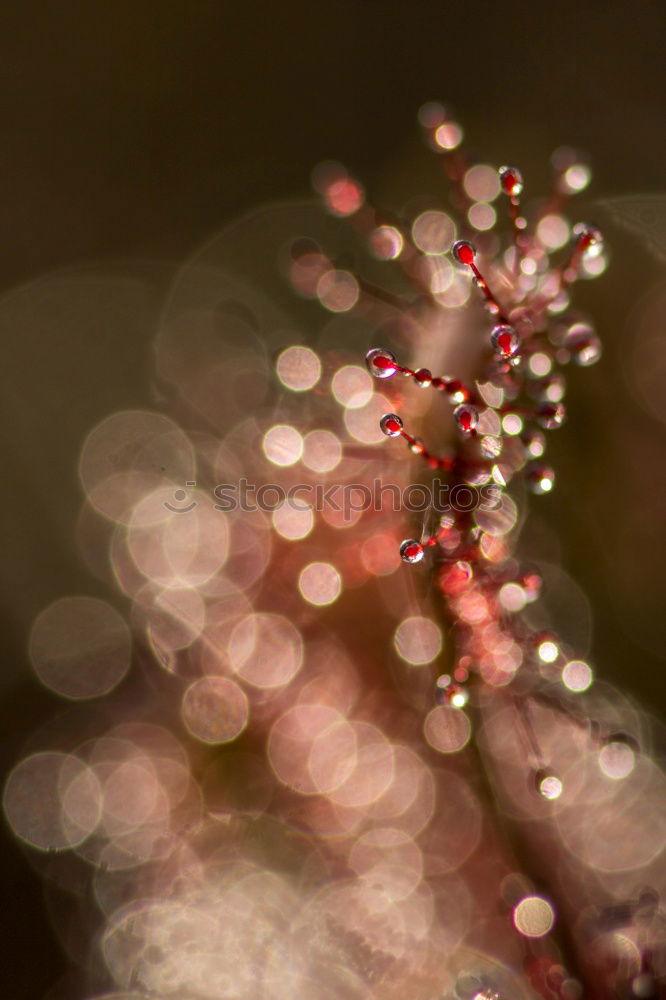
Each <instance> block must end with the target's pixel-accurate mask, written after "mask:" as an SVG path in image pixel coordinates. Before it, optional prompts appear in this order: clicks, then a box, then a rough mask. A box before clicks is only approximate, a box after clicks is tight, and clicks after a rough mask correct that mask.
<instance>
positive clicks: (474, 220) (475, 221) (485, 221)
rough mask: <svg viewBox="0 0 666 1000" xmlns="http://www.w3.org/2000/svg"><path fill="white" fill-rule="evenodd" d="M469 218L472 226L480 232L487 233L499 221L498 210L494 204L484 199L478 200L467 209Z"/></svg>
mask: <svg viewBox="0 0 666 1000" xmlns="http://www.w3.org/2000/svg"><path fill="white" fill-rule="evenodd" d="M467 218H468V219H469V224H470V226H474V228H475V229H478V230H479V232H481V233H485V232H487V231H488V230H489V229H492V228H493V226H494V225H495V223H496V222H497V212H496V211H495V209H494V208H493V206H492V205H488V204H487V203H486V202H484V201H477V202H475V203H474V204H473V205H470V207H469V208H468V210H467Z"/></svg>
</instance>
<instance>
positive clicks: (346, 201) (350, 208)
mask: <svg viewBox="0 0 666 1000" xmlns="http://www.w3.org/2000/svg"><path fill="white" fill-rule="evenodd" d="M363 200H364V194H363V188H362V187H361V185H360V184H359V183H358V181H355V180H353V179H352V178H351V177H340V178H338V180H335V181H333V182H332V183H331V184H329V185H328V187H327V188H326V191H325V192H324V201H325V203H326V207H327V209H328V210H329V212H330V213H331V215H338V216H340V218H345V217H346V216H348V215H353V214H354V212H358V210H359V208H360V207H361V205H362V204H363Z"/></svg>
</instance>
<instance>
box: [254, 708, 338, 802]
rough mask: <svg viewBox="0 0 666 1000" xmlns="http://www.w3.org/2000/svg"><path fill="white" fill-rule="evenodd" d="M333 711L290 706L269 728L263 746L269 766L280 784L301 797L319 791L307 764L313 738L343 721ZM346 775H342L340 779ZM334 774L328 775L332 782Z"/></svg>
mask: <svg viewBox="0 0 666 1000" xmlns="http://www.w3.org/2000/svg"><path fill="white" fill-rule="evenodd" d="M344 721H345V720H344V717H343V716H342V715H341V714H340V712H338V711H337V710H336V709H335V708H332V707H331V706H329V705H323V704H302V705H294V706H292V707H291V708H289V709H287V711H286V712H284V714H283V715H281V716H280V718H279V719H277V720H276V721H275V722H274V723H273V725H272V726H271V730H270V733H269V737H268V744H267V756H268V760H269V763H270V765H271V767H272V769H273V771H274V773H275V775H276V777H277V778H278V780H279V781H281V782H282V783H283V784H284V785H288V786H289V787H290V788H293V789H294V790H295V791H297V792H300V793H301V794H302V795H316V794H318V793H319V791H320V789H319V787H318V785H317V783H316V781H315V780H314V778H313V776H312V774H311V773H310V769H309V767H308V761H309V757H310V754H311V752H312V748H313V746H314V744H315V742H316V740H317V738H318V737H319V736H320V735H321V734H322V733H326V732H327V731H329V730H331V729H332V728H333V727H336V729H335V732H336V733H337V732H338V730H337V727H339V726H340V725H341V724H342V723H343V722H344ZM345 776H346V775H343V778H344V777H345ZM336 778H337V775H336V776H334V777H333V778H332V777H331V776H330V775H329V777H328V783H329V786H330V785H331V782H333V784H334V783H335V780H336Z"/></svg>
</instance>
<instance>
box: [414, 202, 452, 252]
mask: <svg viewBox="0 0 666 1000" xmlns="http://www.w3.org/2000/svg"><path fill="white" fill-rule="evenodd" d="M455 237H456V227H455V225H454V223H453V220H452V219H450V218H449V216H448V215H446V213H445V212H437V211H428V212H422V213H421V215H419V216H418V217H417V218H416V219H415V220H414V222H413V223H412V240H413V241H414V245H415V246H416V247H418V249H419V250H421V251H422V252H423V253H425V254H435V255H436V254H443V253H447V251H448V250H449V249H450V247H451V244H452V243H453V241H454V239H455Z"/></svg>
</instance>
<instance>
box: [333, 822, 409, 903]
mask: <svg viewBox="0 0 666 1000" xmlns="http://www.w3.org/2000/svg"><path fill="white" fill-rule="evenodd" d="M349 867H350V868H351V869H352V870H353V871H355V872H356V873H357V874H358V875H359V876H360V877H361V878H363V879H365V880H366V881H367V882H368V883H369V884H371V885H373V886H381V888H382V889H383V890H384V892H386V893H387V895H388V898H390V899H404V898H406V897H407V896H409V895H410V894H411V893H412V892H413V891H414V890H415V889H416V887H417V885H418V884H419V882H420V881H421V878H422V875H423V856H422V854H421V851H420V849H419V847H418V846H417V845H416V844H415V843H414V840H413V839H412V837H410V836H409V835H408V834H406V833H404V832H403V831H402V830H394V829H392V828H381V827H380V828H375V829H373V830H368V831H366V832H365V833H364V834H363V835H362V836H361V837H359V838H358V840H356V841H355V843H354V844H353V845H352V848H351V851H350V852H349Z"/></svg>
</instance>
